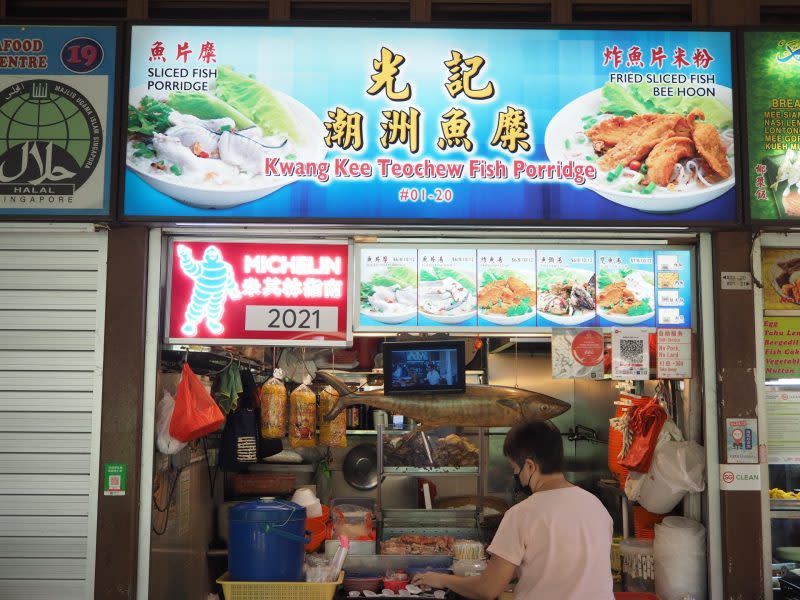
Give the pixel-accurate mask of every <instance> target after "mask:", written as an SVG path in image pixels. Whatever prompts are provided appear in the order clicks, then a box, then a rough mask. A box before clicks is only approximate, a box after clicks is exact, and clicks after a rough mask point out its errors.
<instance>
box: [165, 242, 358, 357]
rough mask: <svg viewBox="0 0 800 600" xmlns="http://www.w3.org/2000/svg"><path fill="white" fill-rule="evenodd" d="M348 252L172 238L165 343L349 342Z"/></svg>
mask: <svg viewBox="0 0 800 600" xmlns="http://www.w3.org/2000/svg"><path fill="white" fill-rule="evenodd" d="M349 252H350V250H349V246H348V244H347V243H346V242H332V243H320V242H298V243H277V242H276V243H254V242H240V241H220V240H197V239H191V240H180V239H175V240H173V241H172V242H171V246H170V272H169V284H168V290H169V297H168V308H167V315H168V323H167V341H168V343H188V342H191V343H206V344H208V343H213V344H219V343H229V344H235V343H240V344H255V345H259V344H260V345H292V346H319V345H325V346H330V345H337V343H338V344H345V343H347V341H349V339H350V338H351V327H350V321H349V317H348V314H349V313H348V310H347V300H348V295H347V293H348V287H349V286H348V275H349Z"/></svg>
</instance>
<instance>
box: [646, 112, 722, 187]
mask: <svg viewBox="0 0 800 600" xmlns="http://www.w3.org/2000/svg"><path fill="white" fill-rule="evenodd" d="M709 127H710V125H709ZM694 153H695V148H694V142H692V140H691V139H690V138H688V137H671V138H667V139H666V140H664V141H663V142H659V143H658V144H656V145H655V147H654V148H653V150H652V151H651V152H650V154H649V155H648V156H647V161H646V162H645V164H646V165H647V178H648V179H649V180H650V181H653V182H655V184H656V185H662V186H666V185H667V184H668V183H669V181H670V179H672V174H673V172H674V171H675V165H676V164H677V162H678V161H679V160H680V159H682V158H692V157H693V156H694ZM726 164H727V161H726Z"/></svg>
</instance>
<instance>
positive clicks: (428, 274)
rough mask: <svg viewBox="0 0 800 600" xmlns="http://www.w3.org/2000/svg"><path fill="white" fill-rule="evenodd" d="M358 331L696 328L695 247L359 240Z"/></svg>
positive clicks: (491, 331) (498, 331) (510, 331)
mask: <svg viewBox="0 0 800 600" xmlns="http://www.w3.org/2000/svg"><path fill="white" fill-rule="evenodd" d="M357 254H358V260H357V263H358V265H359V274H358V280H357V281H358V286H359V296H360V297H359V305H358V309H357V313H358V314H357V316H356V319H355V323H356V330H357V331H364V332H367V331H373V332H381V331H385V332H397V331H462V332H482V331H485V332H487V333H506V332H508V333H513V332H524V331H529V330H530V331H535V330H537V329H539V328H553V327H555V328H569V327H593V326H599V327H605V328H611V327H629V326H637V327H640V328H641V327H644V328H651V329H652V328H655V327H680V328H691V327H692V267H691V251H690V250H685V249H672V248H670V249H667V250H661V249H659V250H648V249H642V248H631V249H624V250H619V249H614V248H611V249H604V248H599V249H592V248H558V249H556V248H533V247H522V246H519V245H508V246H501V245H495V246H488V245H487V246H480V247H452V246H428V247H424V248H415V247H413V246H409V245H398V246H391V245H388V244H387V245H384V244H363V245H357Z"/></svg>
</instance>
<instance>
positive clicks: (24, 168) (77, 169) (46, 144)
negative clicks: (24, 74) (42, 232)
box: [0, 79, 103, 202]
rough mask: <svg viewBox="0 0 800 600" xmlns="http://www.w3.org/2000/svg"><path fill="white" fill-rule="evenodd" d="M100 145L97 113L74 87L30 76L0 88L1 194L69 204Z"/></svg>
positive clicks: (94, 163) (95, 159) (93, 163)
mask: <svg viewBox="0 0 800 600" xmlns="http://www.w3.org/2000/svg"><path fill="white" fill-rule="evenodd" d="M102 147H103V130H102V125H101V123H100V118H99V116H98V115H97V111H95V109H94V107H93V106H92V105H91V103H90V102H89V101H88V100H87V99H86V98H85V97H84V96H83V95H82V94H81V93H80V92H78V91H77V90H76V89H74V88H72V87H70V86H68V85H66V84H63V83H60V82H58V81H51V80H45V79H30V80H26V81H21V82H19V83H15V84H14V85H11V86H9V87H7V88H5V89H4V90H2V91H1V92H0V195H6V196H14V197H15V199H16V200H17V201H22V202H25V201H28V202H33V201H46V200H47V199H49V201H50V202H63V201H68V202H69V201H71V200H72V196H73V195H74V194H75V191H76V190H77V189H78V188H80V187H81V186H82V185H83V184H84V183H86V181H87V180H88V179H89V177H90V176H91V175H92V173H93V172H94V170H95V168H96V167H97V163H98V161H99V159H100V154H101V151H102Z"/></svg>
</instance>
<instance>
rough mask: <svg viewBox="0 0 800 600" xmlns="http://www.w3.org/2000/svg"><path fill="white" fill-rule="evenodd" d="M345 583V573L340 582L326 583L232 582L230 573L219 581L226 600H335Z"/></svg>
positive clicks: (342, 574) (340, 575) (340, 576)
mask: <svg viewBox="0 0 800 600" xmlns="http://www.w3.org/2000/svg"><path fill="white" fill-rule="evenodd" d="M343 581H344V571H342V572H341V573H340V574H339V580H338V581H330V582H326V583H306V582H298V583H280V582H264V581H232V580H231V578H230V573H225V574H224V575H223V576H222V577H220V578H219V579H217V583H218V584H220V585H221V586H222V593H223V594H224V596H225V598H224V600H333V598H334V596H335V595H336V588H337V587H339V586H340V585H342V582H343Z"/></svg>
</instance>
